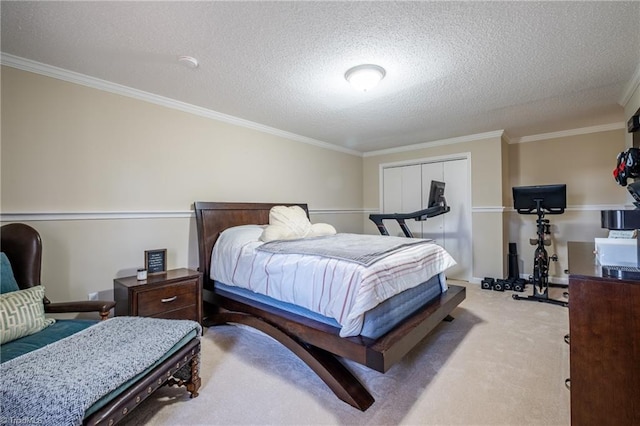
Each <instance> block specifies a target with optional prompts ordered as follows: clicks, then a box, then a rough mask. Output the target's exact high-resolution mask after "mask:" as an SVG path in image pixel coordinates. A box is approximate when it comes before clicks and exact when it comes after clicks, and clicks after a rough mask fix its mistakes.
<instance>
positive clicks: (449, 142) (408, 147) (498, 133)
mask: <svg viewBox="0 0 640 426" xmlns="http://www.w3.org/2000/svg"><path fill="white" fill-rule="evenodd" d="M503 135H504V130H495V131H493V132H486V133H477V134H475V135H467V136H460V137H456V138H449V139H441V140H436V141H431V142H423V143H419V144H415V145H405V146H399V147H396V148H389V149H381V150H378V151H367V152H365V153H364V154H362V156H363V157H374V156H377V155H387V154H397V153H399V152H407V151H416V150H419V149H424V148H433V147H436V146H443V145H454V144H458V143H464V142H473V141H478V140H482V139H489V138H499V137H502V136H503Z"/></svg>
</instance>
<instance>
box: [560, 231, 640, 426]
mask: <svg viewBox="0 0 640 426" xmlns="http://www.w3.org/2000/svg"><path fill="white" fill-rule="evenodd" d="M568 249H569V273H570V275H569V331H570V345H571V348H570V357H571V359H570V374H571V424H572V425H574V426H582V425H585V426H586V425H589V426H591V425H598V426H604V425H615V426H624V425H640V281H635V280H621V279H616V278H607V277H604V278H603V277H602V276H601V273H600V268H599V267H598V266H596V265H595V262H594V255H593V244H592V243H571V242H570V243H569V246H568Z"/></svg>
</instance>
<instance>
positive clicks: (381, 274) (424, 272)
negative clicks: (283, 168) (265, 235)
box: [211, 225, 456, 337]
mask: <svg viewBox="0 0 640 426" xmlns="http://www.w3.org/2000/svg"><path fill="white" fill-rule="evenodd" d="M263 229H264V227H263V226H259V225H244V226H236V227H233V228H229V229H227V230H225V231H224V232H222V233H221V234H220V237H219V238H218V241H217V242H216V244H215V246H214V248H213V252H212V254H211V278H212V279H214V280H216V281H219V282H221V283H224V284H227V285H233V286H237V287H242V288H245V289H248V290H251V291H254V292H256V293H261V294H264V295H266V296H269V297H272V298H274V299H277V300H280V301H283V302H288V303H293V304H296V305H298V306H302V307H304V308H307V309H309V310H311V311H314V312H317V313H319V314H322V315H324V316H326V317H330V318H334V319H335V320H336V321H337V322H338V323H339V324H340V325H341V326H342V328H341V330H340V336H342V337H346V336H356V335H358V334H359V333H360V330H361V329H362V325H363V319H364V313H365V312H367V311H368V310H370V309H372V308H374V307H375V306H376V305H378V304H379V303H380V302H382V301H384V300H386V299H388V298H390V297H392V296H394V295H396V294H398V293H400V292H402V291H404V290H406V289H409V288H412V287H415V286H416V285H418V284H420V283H422V282H424V281H426V280H428V279H429V278H431V277H433V276H434V275H437V274H441V273H443V272H444V271H445V270H446V269H447V268H449V267H451V266H453V265H455V264H456V262H455V260H453V258H452V257H451V255H449V253H447V252H446V251H445V250H444V249H443V248H442V247H440V246H438V245H437V244H435V243H433V244H420V245H415V246H409V247H407V248H405V249H403V250H400V251H398V252H396V253H393V254H391V255H389V256H387V257H385V258H384V259H382V260H380V261H378V262H376V263H374V264H373V265H370V266H368V267H365V266H363V265H361V264H358V263H354V262H349V261H344V260H337V259H333V258H327V257H320V256H311V255H304V256H302V255H297V254H272V253H266V252H262V251H259V250H255V248H256V247H258V246H259V245H260V244H263V243H262V242H261V241H260V240H259V238H260V235H261V234H262V230H263ZM380 238H386V237H383V236H380ZM442 283H443V284H442V286H443V288H442V290H443V291H444V290H446V283H445V280H444V277H443V279H442Z"/></svg>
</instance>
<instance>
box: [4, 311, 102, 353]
mask: <svg viewBox="0 0 640 426" xmlns="http://www.w3.org/2000/svg"><path fill="white" fill-rule="evenodd" d="M97 323H98V321H97V320H78V319H68V320H57V321H56V322H55V323H53V324H51V325H50V326H49V327H47V328H45V329H44V330H42V331H40V332H39V333H35V334H31V335H29V336H25V337H21V338H19V339H16V340H13V341H11V342H8V343H4V344H3V345H1V346H0V362H6V361H9V360H10V359H13V358H16V357H18V356H20V355H23V354H26V353H28V352H31V351H34V350H36V349H38V348H41V347H43V346H45V345H48V344H49V343H53V342H56V341H58V340H60V339H63V338H65V337H67V336H71V335H72V334H75V333H77V332H78V331H80V330H84V329H85V328H87V327H91V326H92V325H94V324H97Z"/></svg>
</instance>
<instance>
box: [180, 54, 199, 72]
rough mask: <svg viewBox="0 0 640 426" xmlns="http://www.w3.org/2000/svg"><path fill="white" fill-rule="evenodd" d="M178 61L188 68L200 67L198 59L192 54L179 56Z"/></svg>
mask: <svg viewBox="0 0 640 426" xmlns="http://www.w3.org/2000/svg"><path fill="white" fill-rule="evenodd" d="M178 62H180V63H181V64H182V65H184V66H185V67H187V68H191V69H194V68H198V60H197V59H196V58H194V57H192V56H178Z"/></svg>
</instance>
